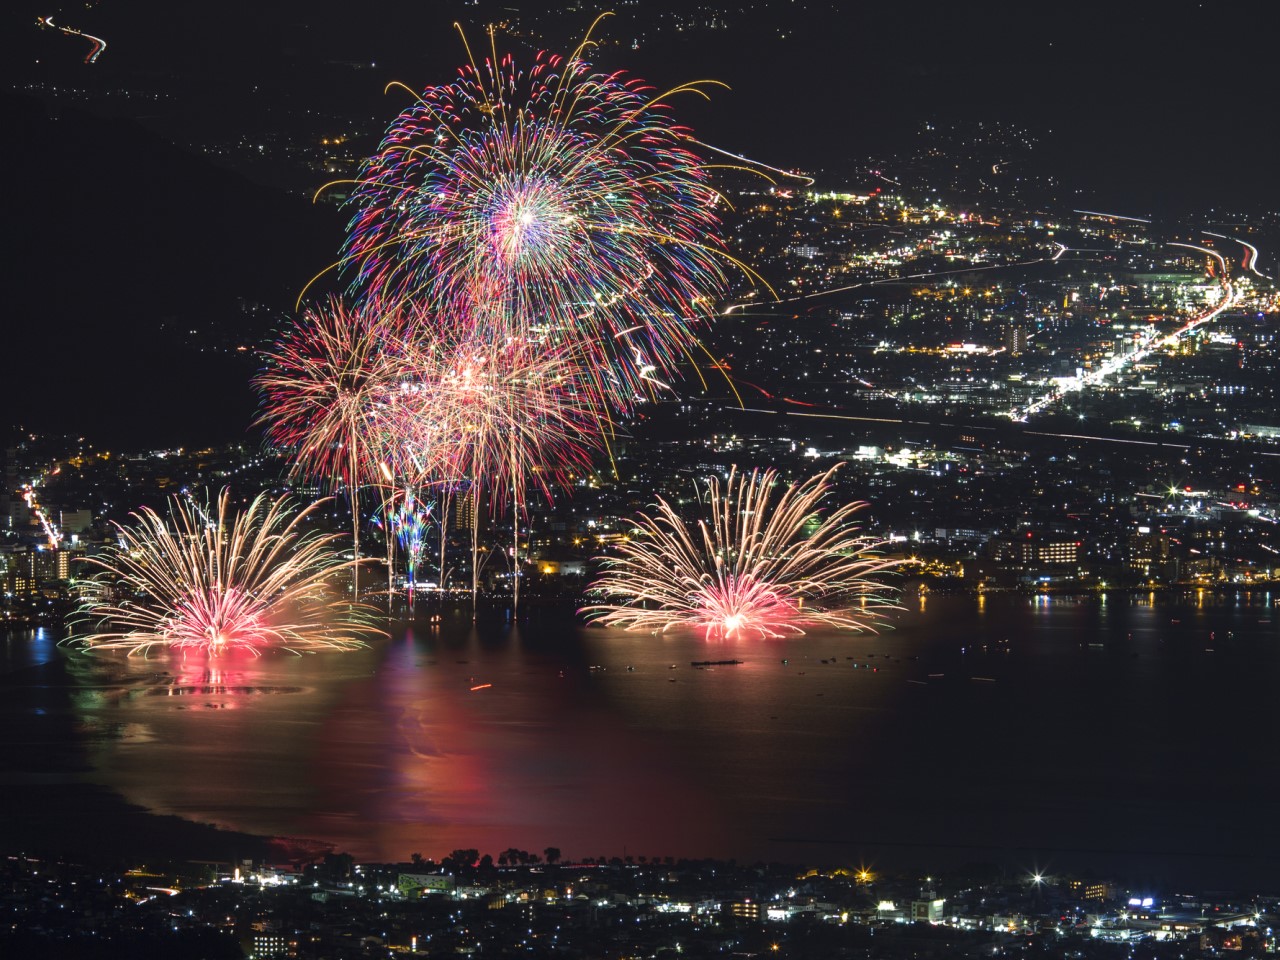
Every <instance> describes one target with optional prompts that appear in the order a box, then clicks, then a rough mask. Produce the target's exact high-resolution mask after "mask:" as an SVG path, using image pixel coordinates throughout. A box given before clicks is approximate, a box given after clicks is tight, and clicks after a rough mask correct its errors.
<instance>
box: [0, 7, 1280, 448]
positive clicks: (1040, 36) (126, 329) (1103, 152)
mask: <svg viewBox="0 0 1280 960" xmlns="http://www.w3.org/2000/svg"><path fill="white" fill-rule="evenodd" d="M264 6H265V7H266V9H260V8H259V7H258V6H257V5H247V4H239V3H220V4H210V5H199V6H198V7H189V6H183V5H177V6H175V5H171V4H160V3H150V2H142V3H127V4H126V3H115V2H109V0H103V2H99V3H91V4H89V5H88V6H87V8H86V7H84V6H67V7H66V8H65V9H61V10H60V9H58V8H56V7H54V8H45V7H39V8H36V7H34V6H29V5H28V4H18V5H17V8H16V9H10V10H8V11H7V12H6V13H5V15H4V16H5V19H6V21H7V22H6V25H5V30H4V37H5V41H4V43H5V47H6V49H5V50H4V51H3V52H4V57H3V60H4V68H3V69H4V70H5V71H6V72H7V74H8V79H9V83H8V84H7V87H8V90H7V91H6V93H5V94H4V101H3V102H4V104H5V107H4V109H5V112H6V114H7V119H8V121H9V123H8V124H7V125H8V126H9V128H10V131H11V132H13V133H16V136H15V137H14V138H13V139H12V140H11V146H10V149H9V150H7V151H5V155H4V156H5V165H6V168H7V169H6V177H5V180H6V183H8V184H9V185H10V189H11V191H12V192H13V199H12V201H11V212H12V213H13V214H14V216H13V219H12V221H11V229H12V230H13V231H14V234H15V235H16V236H17V237H18V238H19V239H20V241H21V242H20V243H19V244H18V247H19V250H20V252H19V253H18V255H17V258H16V259H15V260H13V261H11V267H12V268H13V275H14V276H16V277H20V278H22V279H23V281H24V282H23V283H20V284H18V285H17V289H16V290H15V291H14V292H13V294H12V296H13V298H14V307H15V310H14V313H15V315H17V316H20V317H28V318H32V319H37V320H38V321H39V322H36V323H34V324H32V323H30V322H27V323H19V324H15V325H14V327H15V329H14V330H13V331H12V333H11V336H10V346H11V347H14V348H15V353H16V355H19V356H23V357H26V358H27V360H28V362H27V363H25V364H23V365H22V370H21V371H19V372H18V374H17V376H16V380H15V381H14V384H13V385H14V387H15V389H17V390H19V391H27V390H30V391H35V393H34V394H32V395H33V396H36V395H39V396H41V397H42V400H41V402H40V403H31V404H28V405H25V408H21V409H19V410H18V411H16V412H14V414H13V415H12V419H19V418H24V419H26V420H29V421H34V422H37V423H41V422H42V424H43V425H44V426H46V427H56V426H57V424H58V422H59V421H60V420H62V419H64V418H65V419H66V421H67V425H66V429H80V428H81V426H80V425H81V424H83V425H84V428H87V429H93V428H95V427H99V426H104V425H111V426H113V427H118V426H119V425H120V424H121V423H122V422H124V421H125V420H129V419H133V420H141V419H142V418H140V417H138V416H136V414H138V413H140V412H141V410H142V409H143V407H145V406H146V405H148V404H151V402H152V401H153V400H154V399H155V397H156V396H157V395H160V396H169V395H170V393H171V392H172V391H176V392H173V393H172V396H174V397H176V398H178V399H179V401H180V402H174V403H166V404H162V405H161V407H162V409H161V410H158V411H157V410H154V409H153V410H151V411H149V412H150V419H151V428H152V429H154V430H157V431H159V432H160V433H161V434H163V433H165V432H166V431H167V433H168V434H170V435H172V436H173V437H174V438H177V437H180V436H181V435H182V434H183V432H184V431H189V430H190V429H191V426H192V424H193V423H195V422H199V421H201V419H202V417H201V411H202V410H206V411H207V408H208V406H209V403H208V397H209V396H211V395H214V394H217V393H218V392H219V384H223V385H224V386H225V390H224V391H223V392H224V394H225V396H224V399H223V401H222V405H223V412H225V413H227V414H228V415H227V416H226V418H225V420H224V421H222V423H223V424H224V425H225V424H226V423H234V424H237V426H236V427H235V428H234V429H235V430H237V431H241V432H242V433H243V431H244V430H245V426H244V425H246V424H247V421H248V418H249V417H250V415H251V412H252V404H253V398H252V396H251V395H250V394H249V393H248V392H247V388H246V387H245V386H244V385H243V381H245V380H247V378H248V375H249V373H251V367H250V365H249V363H248V362H247V361H246V362H245V363H243V364H241V365H240V366H238V367H237V366H235V365H227V364H223V365H221V366H218V365H216V364H215V365H214V366H212V367H207V368H206V365H205V363H204V360H206V359H207V358H203V359H202V358H200V357H194V356H190V355H189V353H190V347H191V344H190V343H185V344H181V345H180V348H174V349H170V347H169V346H166V341H165V337H164V336H158V335H157V334H158V329H167V330H168V335H170V336H171V335H172V333H173V327H172V325H171V324H170V325H169V326H166V327H161V328H158V326H157V324H162V323H168V321H171V320H176V321H177V322H179V323H184V322H185V320H186V318H187V317H189V316H191V315H193V314H194V315H197V316H199V317H204V318H205V320H206V321H207V323H208V324H209V325H216V324H217V323H218V320H217V318H218V317H221V316H228V315H230V314H231V313H233V312H234V307H235V306H236V304H237V302H238V298H242V297H244V296H246V295H248V296H250V297H251V298H254V299H261V300H262V301H263V302H265V303H268V304H270V305H272V306H275V305H277V304H287V303H288V302H289V301H290V297H289V293H290V292H291V291H296V290H297V289H298V288H299V287H300V286H301V284H302V283H304V282H305V280H306V278H307V277H309V276H310V274H311V273H312V272H314V270H316V269H319V268H320V267H322V266H323V265H324V264H325V263H327V262H328V260H327V258H328V257H330V256H331V255H332V254H333V253H334V252H335V251H336V249H337V245H338V243H339V242H340V237H341V232H340V231H341V220H340V218H339V217H338V216H337V215H336V214H335V213H334V212H333V211H331V210H330V211H318V210H316V209H314V208H310V207H308V206H307V205H306V204H305V202H302V201H300V200H299V199H298V198H297V197H296V196H286V195H285V194H284V193H283V191H270V190H268V189H266V188H264V187H262V186H261V185H259V184H250V183H245V182H243V180H242V178H241V176H240V175H239V174H238V173H233V172H230V171H227V170H225V169H222V168H218V167H215V166H214V165H213V164H211V163H209V162H208V161H207V160H206V158H204V157H202V156H197V155H195V154H193V153H192V152H191V150H190V146H189V145H190V144H192V143H196V142H200V141H205V142H218V141H222V140H231V139H235V138H237V137H239V136H241V135H246V136H253V135H255V134H258V133H275V134H279V133H281V132H283V133H285V134H288V133H289V132H290V130H291V129H292V128H294V127H296V128H298V129H299V130H302V129H306V130H308V131H311V130H314V129H315V128H316V124H317V123H322V122H324V121H322V120H321V119H320V118H322V117H334V118H338V117H364V118H367V121H366V123H365V126H366V127H367V128H368V129H370V130H371V131H373V132H376V131H377V130H378V129H379V128H380V126H381V125H382V124H383V123H384V122H385V121H387V120H389V119H390V118H391V117H392V116H393V115H394V114H395V112H396V111H397V110H398V109H399V108H400V106H401V105H402V104H401V101H400V100H399V99H397V96H396V95H389V96H388V95H384V94H383V92H382V90H383V87H384V85H385V83H386V82H387V81H388V80H391V79H399V80H402V81H404V82H406V83H408V84H409V85H410V86H423V85H427V84H430V83H438V82H444V81H447V80H448V79H450V78H451V77H452V76H453V75H454V72H455V70H456V67H457V65H458V64H459V63H461V62H463V61H464V58H465V54H464V51H463V48H462V45H461V42H460V40H459V38H458V36H457V33H456V32H455V31H454V30H453V29H452V27H451V23H452V21H453V20H454V19H455V18H457V19H461V20H462V21H463V22H464V23H466V24H467V25H468V29H469V34H470V36H471V38H472V41H473V43H476V44H477V45H479V44H481V43H483V25H484V24H485V23H487V22H489V21H491V20H493V19H496V18H500V17H502V16H504V13H503V11H504V10H510V9H518V10H519V11H520V14H519V17H520V20H519V23H520V24H521V25H524V26H532V28H533V31H534V32H536V33H537V34H538V35H539V38H540V39H536V40H530V39H512V40H510V41H509V42H508V43H507V44H506V46H507V47H508V48H509V49H512V50H515V51H517V52H518V51H519V50H520V49H521V47H522V45H533V46H543V45H545V46H547V47H551V48H558V49H566V48H568V47H569V46H570V45H571V44H572V43H573V42H574V41H575V40H576V38H577V37H579V36H580V35H581V32H582V30H583V29H584V28H585V26H586V25H587V24H588V23H589V22H590V20H591V19H592V17H593V16H594V13H595V9H594V8H589V7H587V6H583V7H582V9H580V10H570V11H565V12H555V11H557V10H558V8H559V7H561V6H562V5H559V4H545V5H543V4H528V3H519V2H516V0H506V2H504V3H501V4H499V3H484V2H481V3H478V4H471V5H463V4H459V3H454V2H432V3H425V2H419V3H375V4H370V5H364V6H360V7H358V8H357V7H356V6H354V5H351V4H334V3H318V2H306V3H303V2H288V3H274V4H268V5H264ZM716 6H717V7H722V8H723V9H725V10H727V11H728V27H727V29H722V30H713V31H707V30H697V31H691V32H683V33H677V32H675V31H673V30H670V29H666V30H660V31H658V32H656V33H655V32H654V30H653V24H654V23H655V22H660V21H661V18H662V16H663V13H664V11H671V10H674V9H685V8H687V6H685V7H682V6H681V5H678V4H676V3H674V0H672V2H655V0H641V2H637V3H635V4H633V5H631V6H622V7H620V8H619V9H618V14H617V16H615V17H614V18H612V19H611V20H609V21H607V22H606V23H605V24H604V25H603V27H602V29H601V31H600V34H599V35H600V37H601V38H602V39H603V40H604V41H606V42H605V44H604V45H603V46H602V47H601V49H600V50H599V51H598V56H597V60H598V62H599V63H600V65H601V66H603V67H607V68H623V69H627V70H629V71H631V72H633V73H636V74H638V75H641V76H644V77H646V78H648V79H651V80H652V81H653V82H654V83H655V84H656V85H670V84H674V83H678V82H680V81H684V80H689V79H700V78H716V79H720V80H723V81H724V82H726V83H728V84H729V85H730V86H731V87H732V90H731V91H726V92H722V93H719V94H717V95H716V96H715V98H714V101H713V102H712V103H711V104H708V105H703V104H699V103H697V102H695V100H694V99H693V98H687V99H685V100H682V101H680V102H679V104H678V105H677V106H678V110H679V116H680V118H681V119H682V120H683V121H685V122H687V123H689V124H690V125H691V126H692V127H693V128H694V129H695V131H696V132H697V133H698V135H699V136H700V137H701V138H703V139H705V140H706V141H708V142H710V143H713V144H716V145H718V146H722V147H725V148H727V149H730V150H736V151H742V152H746V153H750V154H751V155H752V156H755V157H757V158H758V159H760V160H762V161H765V162H768V163H773V164H777V165H781V166H788V167H799V168H804V169H809V170H814V169H817V170H821V171H824V172H825V173H826V174H827V175H828V176H829V177H830V178H831V180H832V181H833V185H841V184H840V182H841V181H842V180H847V179H848V178H849V174H848V173H847V172H848V171H851V170H856V169H866V166H867V163H868V160H869V159H870V158H879V157H885V156H889V155H892V154H893V153H894V152H895V151H901V150H904V149H911V148H912V147H913V146H914V147H918V146H919V142H918V140H917V139H916V137H917V134H918V132H919V130H920V129H921V127H922V126H923V125H924V124H925V123H927V122H933V123H938V124H943V125H948V124H960V125H962V126H964V125H968V126H969V127H970V128H971V127H972V126H973V125H974V124H978V123H983V122H989V121H996V120H999V121H1008V122H1014V123H1017V124H1020V125H1022V126H1025V127H1026V128H1028V129H1029V130H1030V131H1031V132H1032V133H1033V134H1034V135H1036V136H1037V137H1038V138H1039V139H1040V145H1039V147H1038V148H1037V150H1036V153H1035V154H1034V159H1033V161H1032V162H1033V163H1034V164H1035V165H1036V168H1037V170H1038V171H1039V172H1051V173H1054V174H1056V175H1057V176H1058V177H1059V178H1060V179H1061V180H1062V181H1064V182H1065V183H1068V184H1073V185H1079V186H1080V187H1081V188H1082V189H1084V190H1086V191H1087V196H1088V197H1089V200H1090V202H1092V203H1096V204H1106V205H1107V208H1108V209H1115V210H1117V211H1118V212H1128V213H1136V214H1145V213H1152V212H1155V213H1160V214H1177V213H1180V212H1186V211H1192V212H1195V213H1198V214H1205V213H1208V212H1209V211H1214V212H1215V213H1216V214H1217V215H1219V216H1221V215H1223V214H1228V215H1229V214H1234V213H1242V214H1244V215H1248V214H1249V213H1250V212H1254V213H1256V212H1260V211H1274V210H1276V209H1277V206H1278V204H1280V191H1277V188H1276V184H1275V178H1274V169H1275V166H1276V157H1277V137H1278V136H1280V134H1278V133H1277V125H1276V124H1275V122H1274V117H1275V107H1276V105H1277V90H1278V89H1280V88H1278V86H1277V84H1276V82H1275V79H1276V78H1275V68H1274V65H1273V63H1272V60H1271V58H1270V57H1269V56H1267V55H1266V51H1265V50H1264V48H1263V46H1261V45H1260V42H1259V40H1258V37H1259V36H1260V33H1259V31H1261V30H1262V24H1261V23H1260V22H1258V21H1256V19H1254V18H1251V17H1250V16H1249V15H1248V13H1247V11H1248V9H1249V8H1247V7H1243V6H1229V7H1223V6H1211V5H1206V4H1198V3H1148V4H1115V3H1105V4H1104V3H1099V4H1053V5H1048V4H1005V3H992V4H945V5H942V4H937V5H929V4H926V5H919V4H861V5H854V4H832V3H823V2H808V3H804V2H796V3H792V2H786V0H771V2H765V3H754V4H746V3H743V2H741V0H738V2H736V3H723V4H721V3H717V4H716ZM37 15H53V16H54V18H55V20H56V21H57V22H58V23H61V24H64V25H68V26H74V27H77V28H79V29H82V30H84V31H86V32H89V33H96V34H98V35H100V36H102V37H103V38H104V39H106V40H107V41H108V49H107V50H106V52H105V53H104V54H103V55H102V57H101V58H100V60H99V61H98V62H97V63H95V64H93V65H92V66H86V65H84V64H83V63H82V62H81V61H82V58H83V56H84V54H85V52H87V49H88V43H87V41H84V40H83V39H82V38H78V37H67V36H64V35H62V34H58V33H55V32H53V31H49V30H40V29H38V28H37V27H36V26H35V19H36V16H37ZM784 34H785V36H784ZM637 36H639V37H641V38H643V42H642V43H641V44H640V45H639V48H638V49H631V40H632V38H634V37H637ZM373 64H376V66H372V65H373ZM50 86H58V87H59V88H60V89H63V90H65V89H67V88H72V87H74V88H79V89H84V90H86V91H90V92H91V93H96V94H97V96H94V97H93V98H92V99H90V100H89V101H87V102H83V101H77V100H76V99H75V98H67V97H66V96H65V95H62V96H59V97H58V98H55V99H54V100H52V101H50V100H49V98H48V88H49V87H50ZM105 90H130V91H145V92H148V93H152V94H159V96H158V98H155V99H151V100H145V99H138V98H136V97H123V96H117V95H114V94H113V95H112V96H110V97H103V96H101V93H102V92H103V91H105ZM33 94H34V95H33ZM42 98H43V99H42ZM51 103H52V104H56V109H55V107H54V106H49V105H48V104H51ZM77 103H83V104H84V105H83V106H78V105H77ZM50 110H54V111H55V112H61V115H60V117H59V118H58V119H56V120H55V119H52V118H51V115H50V114H49V113H47V111H50ZM335 125H336V123H335ZM166 318H167V319H166ZM228 322H229V323H230V322H231V321H228ZM199 329H201V330H204V329H205V328H204V327H203V326H201V327H199ZM224 332H226V334H227V336H229V337H234V336H236V335H238V333H239V331H237V330H234V329H231V328H227V329H226V330H225V331H224ZM250 332H251V331H246V335H248V333H250ZM257 332H258V333H259V334H261V333H262V332H263V331H257ZM202 336H203V334H202ZM184 350H185V351H186V353H184V352H183V351H184ZM241 359H243V358H241ZM86 361H89V362H86ZM59 377H60V378H62V379H63V380H64V384H63V387H62V389H60V390H57V391H53V393H52V395H50V384H51V382H52V381H53V379H57V378H59ZM148 381H149V383H150V385H149V386H148V387H147V389H146V390H140V389H138V388H139V385H140V384H144V383H147V382H148ZM192 384H199V388H198V389H192ZM89 388H91V389H89ZM126 394H127V395H128V397H129V399H127V401H126V396H125V395H126ZM184 396H185V397H187V398H189V399H186V400H182V399H181V397H184ZM219 429H222V428H219ZM215 432H216V431H215Z"/></svg>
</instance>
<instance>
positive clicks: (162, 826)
mask: <svg viewBox="0 0 1280 960" xmlns="http://www.w3.org/2000/svg"><path fill="white" fill-rule="evenodd" d="M33 635H34V632H32V633H18V634H11V635H9V636H7V637H5V638H3V644H4V650H5V653H6V654H7V656H6V657H5V658H4V659H2V660H0V663H4V665H5V667H7V669H5V670H4V671H3V672H2V673H0V697H3V698H4V703H5V709H4V718H5V725H4V731H3V736H0V851H2V852H3V853H6V854H12V853H21V854H28V855H35V856H59V857H65V858H67V859H70V860H73V861H76V862H82V863H86V862H98V861H103V860H117V859H122V858H129V859H132V858H138V859H145V858H148V857H166V858H175V859H207V860H225V861H235V860H239V859H245V858H251V859H255V860H261V859H263V858H265V857H266V856H267V855H268V854H269V853H270V852H271V850H272V847H271V844H270V843H269V842H268V838H265V837H257V836H253V835H251V834H247V833H240V832H237V831H232V830H225V829H221V828H219V827H217V826H214V825H212V824H204V823H195V822H192V821H190V820H186V819H183V818H182V817H177V816H166V815H162V814H157V813H153V812H151V811H149V810H147V809H146V808H145V807H142V806H139V805H137V804H132V803H129V802H127V801H126V800H125V799H124V798H123V797H122V796H120V794H119V793H117V792H116V791H114V790H111V789H109V788H107V787H105V786H102V785H99V784H94V783H88V782H83V781H82V780H81V778H82V777H84V776H85V775H87V774H88V773H89V771H90V768H91V765H90V762H89V759H88V757H87V756H86V753H85V750H84V744H83V742H82V738H81V736H80V735H79V733H78V731H77V728H76V724H75V722H74V720H73V715H72V710H71V703H70V694H71V691H72V690H73V689H75V688H76V687H77V686H78V684H77V681H76V680H75V679H74V678H73V677H72V676H71V675H70V674H69V673H68V671H67V665H66V661H65V660H64V659H63V658H62V657H61V656H58V655H57V651H56V650H54V649H52V648H51V646H50V643H49V642H48V641H39V642H37V641H34V640H33V639H32V637H33ZM24 645H30V646H32V647H36V648H37V649H34V650H25V651H24V650H21V649H18V648H21V647H22V646H24ZM24 654H25V656H24ZM45 657H47V659H44V658H45ZM41 660H43V662H40V661H41Z"/></svg>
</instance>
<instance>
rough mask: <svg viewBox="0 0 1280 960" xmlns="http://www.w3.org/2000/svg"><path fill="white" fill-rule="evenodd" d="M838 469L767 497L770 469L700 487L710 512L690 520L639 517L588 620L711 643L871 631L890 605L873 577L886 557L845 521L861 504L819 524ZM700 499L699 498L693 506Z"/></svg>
mask: <svg viewBox="0 0 1280 960" xmlns="http://www.w3.org/2000/svg"><path fill="white" fill-rule="evenodd" d="M836 469H838V466H837V467H832V468H831V469H830V470H828V471H827V472H825V473H820V474H818V475H816V476H814V477H811V478H809V479H808V480H805V481H804V482H802V483H798V484H792V485H791V486H787V487H784V488H783V490H782V494H781V496H777V497H775V496H774V494H773V491H772V488H773V487H774V485H775V481H776V480H777V474H776V472H775V471H773V470H766V471H764V472H759V471H752V472H751V473H750V474H749V475H744V474H741V473H738V472H737V469H736V468H735V469H734V470H732V471H731V472H730V474H729V478H728V480H727V481H726V482H725V484H724V485H723V487H722V486H721V484H720V481H719V480H718V479H717V478H714V477H713V478H712V479H710V480H709V481H707V485H706V496H705V507H706V511H707V514H708V515H707V516H706V517H704V518H701V519H698V520H696V521H695V522H690V521H687V520H685V519H683V518H682V517H681V516H680V514H679V513H677V511H676V510H675V509H674V508H673V507H672V506H671V504H669V503H668V502H667V501H665V500H662V499H659V500H658V503H657V508H656V512H655V513H654V514H653V515H652V516H650V515H647V514H641V515H640V516H639V517H638V519H637V521H636V526H637V527H638V528H639V531H640V533H639V536H638V537H636V538H634V539H632V540H630V541H628V542H626V543H624V544H622V546H621V548H620V551H621V556H620V557H617V558H611V559H606V560H605V564H606V568H605V571H604V573H603V575H602V576H601V577H600V579H598V580H597V581H596V582H595V583H594V584H592V586H591V587H590V588H589V594H597V595H602V596H603V597H604V598H605V599H606V600H614V601H618V602H617V603H605V604H599V605H595V606H589V607H585V608H584V609H583V611H582V612H583V613H585V614H587V616H588V617H589V618H591V619H593V620H595V621H597V622H600V623H603V624H606V625H610V626H621V627H625V628H627V629H630V630H652V631H666V630H670V629H673V628H680V627H690V628H697V629H700V630H702V631H704V633H705V635H706V636H707V637H708V638H717V639H718V638H728V637H734V636H737V635H755V636H762V637H784V636H789V635H792V636H794V635H798V634H802V633H804V632H805V629H806V628H809V627H817V626H825V627H837V628H842V629H848V630H859V631H861V630H871V629H874V628H875V623H876V621H877V620H879V619H881V618H882V617H883V616H884V614H883V612H882V611H883V610H884V609H885V608H886V607H890V606H892V604H891V603H890V602H889V601H888V600H887V599H886V597H885V596H884V594H885V589H886V588H885V587H884V585H883V584H881V583H880V582H878V580H877V579H876V577H877V576H878V575H879V574H882V573H884V572H885V571H886V570H888V569H889V568H891V567H893V566H894V565H895V564H894V561H890V560H884V559H882V558H880V557H878V556H876V555H875V554H874V552H873V551H874V549H875V548H876V547H877V546H878V545H879V542H877V541H875V540H873V539H871V538H869V537H864V536H862V535H861V534H859V532H858V529H857V528H856V527H854V526H852V525H851V524H850V523H849V519H850V517H851V516H852V515H853V514H854V513H855V512H857V511H858V510H860V509H862V508H863V507H864V506H866V504H864V503H849V504H846V505H844V506H842V507H840V508H838V509H837V510H835V511H834V512H832V513H830V514H828V515H827V516H825V517H824V516H822V514H821V507H822V504H823V501H824V500H825V499H826V497H827V494H828V493H829V491H830V479H831V476H832V474H833V473H834V472H835V470H836ZM700 499H701V498H700Z"/></svg>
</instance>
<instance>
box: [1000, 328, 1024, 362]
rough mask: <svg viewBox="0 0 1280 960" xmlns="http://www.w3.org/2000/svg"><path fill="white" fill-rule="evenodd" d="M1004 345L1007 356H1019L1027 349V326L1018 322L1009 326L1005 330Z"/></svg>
mask: <svg viewBox="0 0 1280 960" xmlns="http://www.w3.org/2000/svg"><path fill="white" fill-rule="evenodd" d="M1004 346H1005V349H1006V350H1008V351H1009V356H1011V357H1017V356H1021V355H1022V354H1023V353H1024V352H1025V351H1026V349H1027V328H1026V327H1024V326H1022V325H1020V324H1014V325H1012V326H1010V327H1009V329H1008V330H1007V331H1006V332H1005V337H1004Z"/></svg>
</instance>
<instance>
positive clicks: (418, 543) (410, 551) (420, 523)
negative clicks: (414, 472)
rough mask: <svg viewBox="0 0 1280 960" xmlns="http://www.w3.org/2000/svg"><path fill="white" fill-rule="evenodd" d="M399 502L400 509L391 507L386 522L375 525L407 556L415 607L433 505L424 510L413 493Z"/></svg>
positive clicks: (411, 597)
mask: <svg viewBox="0 0 1280 960" xmlns="http://www.w3.org/2000/svg"><path fill="white" fill-rule="evenodd" d="M399 501H400V505H399V506H398V507H395V506H394V504H388V506H387V509H386V514H387V519H386V521H385V522H384V521H383V520H382V519H381V518H378V519H377V520H376V521H375V522H376V523H377V525H378V526H380V527H383V528H384V530H385V531H386V533H387V534H388V535H389V536H390V537H393V538H394V539H395V542H396V543H398V544H399V546H400V552H401V553H403V554H404V566H405V579H406V580H407V581H408V592H409V602H410V603H412V602H413V599H414V596H415V594H416V591H417V584H418V566H419V564H420V563H421V561H422V555H423V551H424V549H425V548H426V533H427V523H428V521H429V520H430V519H431V514H432V511H433V510H434V504H427V505H425V506H424V505H423V504H422V502H421V501H420V500H418V498H417V497H416V496H415V495H414V492H413V490H412V489H406V490H405V491H404V492H403V493H401V494H400V496H399Z"/></svg>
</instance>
